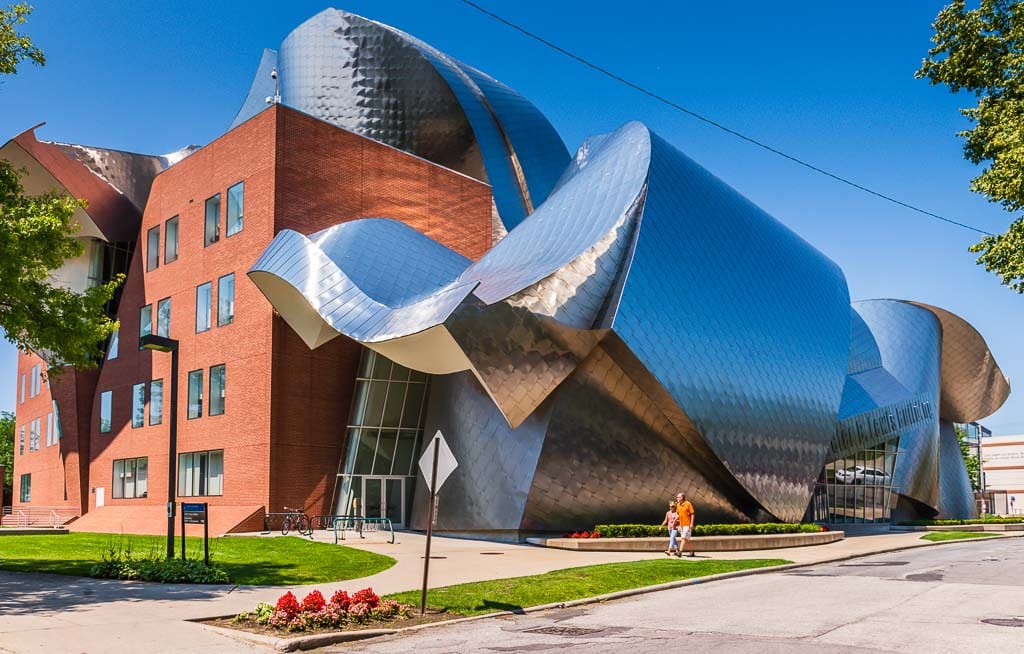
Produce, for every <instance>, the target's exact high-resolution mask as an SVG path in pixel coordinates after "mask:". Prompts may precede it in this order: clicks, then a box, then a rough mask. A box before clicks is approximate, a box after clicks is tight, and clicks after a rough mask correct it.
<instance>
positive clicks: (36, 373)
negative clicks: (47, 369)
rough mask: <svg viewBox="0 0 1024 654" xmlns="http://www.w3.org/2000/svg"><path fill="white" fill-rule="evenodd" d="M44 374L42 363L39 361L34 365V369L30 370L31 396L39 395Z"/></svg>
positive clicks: (29, 393) (29, 388) (29, 387)
mask: <svg viewBox="0 0 1024 654" xmlns="http://www.w3.org/2000/svg"><path fill="white" fill-rule="evenodd" d="M42 374H43V370H42V366H41V365H40V364H38V363H37V364H36V365H34V366H32V370H31V371H30V372H29V375H28V396H29V397H30V398H33V397H35V396H36V395H39V388H40V386H41V384H40V378H41V377H42Z"/></svg>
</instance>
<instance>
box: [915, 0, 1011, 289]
mask: <svg viewBox="0 0 1024 654" xmlns="http://www.w3.org/2000/svg"><path fill="white" fill-rule="evenodd" d="M932 27H933V28H934V29H935V35H934V36H933V37H932V41H933V42H934V44H935V45H934V47H932V48H931V49H930V50H929V51H928V58H926V59H925V60H924V61H923V62H922V64H921V68H920V70H918V71H917V76H918V77H919V78H926V79H928V80H929V81H930V82H931V83H932V84H945V85H946V86H947V87H948V88H949V90H950V92H952V93H959V92H961V91H965V92H967V93H971V94H973V95H974V97H975V98H977V100H978V102H977V105H976V106H973V107H967V108H965V109H961V110H960V111H961V113H963V115H964V116H966V117H967V118H968V119H970V121H971V122H972V123H973V124H974V127H973V128H972V129H969V130H965V131H962V132H960V134H959V135H960V136H962V137H963V138H964V157H965V158H966V159H967V160H968V161H970V162H971V163H974V164H987V166H988V167H987V168H985V169H984V170H983V171H982V173H981V174H980V175H978V176H977V177H976V178H974V180H973V181H972V182H971V189H972V190H973V191H975V192H976V193H980V194H981V195H984V196H985V197H987V198H988V199H989V200H990V201H991V202H998V203H1000V204H1001V205H1002V206H1003V207H1004V208H1005V209H1006V210H1007V211H1011V212H1016V211H1020V210H1021V209H1024V3H1022V2H1019V1H1018V0H981V2H980V4H979V6H978V7H977V8H975V9H970V10H968V9H967V7H966V3H965V1H964V0H954V2H952V3H951V4H949V5H948V6H946V7H945V8H943V9H942V10H941V11H940V12H939V15H938V17H936V19H935V22H934V23H933V24H932ZM971 252H975V253H980V256H979V257H978V263H979V264H983V265H984V266H985V269H986V270H988V271H989V272H993V273H995V274H997V275H999V277H1000V279H1002V282H1003V284H1006V285H1007V286H1009V287H1010V288H1011V289H1013V290H1015V291H1017V292H1018V293H1024V218H1017V219H1016V220H1014V221H1013V222H1012V223H1011V224H1010V227H1009V229H1008V230H1007V231H1006V233H1004V234H998V235H995V236H986V237H984V238H983V239H982V240H981V241H980V242H978V243H977V244H975V245H973V246H972V247H971Z"/></svg>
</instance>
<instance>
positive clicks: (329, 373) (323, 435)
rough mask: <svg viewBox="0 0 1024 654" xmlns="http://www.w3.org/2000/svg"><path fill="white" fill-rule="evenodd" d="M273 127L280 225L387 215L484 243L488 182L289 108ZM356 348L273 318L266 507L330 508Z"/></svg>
mask: <svg viewBox="0 0 1024 654" xmlns="http://www.w3.org/2000/svg"><path fill="white" fill-rule="evenodd" d="M278 134H279V136H278V143H277V148H278V184H277V189H278V190H277V205H276V212H275V213H276V217H277V220H276V228H277V230H281V229H293V230H296V231H298V232H301V233H303V234H311V233H313V232H316V231H319V230H321V229H325V228H327V227H330V226H331V225H335V224H338V223H341V222H345V221H349V220H355V219H358V218H368V217H372V218H394V219H397V220H401V221H403V222H405V223H406V224H408V225H410V226H412V227H414V228H416V229H417V230H419V231H420V232H422V233H424V234H426V235H427V236H430V237H431V238H433V239H435V240H437V241H439V242H441V243H443V244H445V245H447V246H448V247H450V248H452V249H454V250H456V251H457V252H459V253H461V254H463V255H464V256H467V257H470V258H472V259H478V258H479V257H481V256H483V254H484V253H485V252H486V251H487V249H488V248H489V247H490V243H491V190H490V187H489V186H487V185H486V184H482V183H480V182H478V181H476V180H474V179H471V178H469V177H466V176H464V175H461V174H459V173H456V172H453V171H450V170H447V169H445V168H441V167H439V166H437V165H434V164H432V163H430V162H427V161H425V160H423V159H419V158H417V157H414V156H411V155H409V154H406V153H404V152H401V151H399V150H395V149H394V148H391V147H388V146H386V145H383V144H380V143H377V142H375V141H371V140H369V139H365V138H363V137H361V136H358V135H356V134H352V133H351V132H347V131H345V130H341V129H338V128H337V127H334V126H332V125H329V124H327V123H324V122H322V121H320V120H317V119H315V118H312V117H310V116H307V115H305V114H301V113H299V112H296V111H291V110H287V109H283V110H281V111H280V112H279V114H278ZM382 265H386V263H382ZM359 353H360V346H359V345H358V344H357V343H355V342H354V341H351V340H349V339H347V338H345V337H343V336H339V337H338V338H336V339H334V340H333V341H330V342H329V343H327V344H325V345H323V346H321V347H320V348H318V349H317V350H315V351H310V350H309V348H308V347H307V346H306V345H305V344H304V343H303V342H302V341H301V340H300V339H299V337H298V336H297V335H296V334H295V333H294V332H293V331H292V329H291V328H290V327H288V326H287V325H286V324H285V323H284V322H283V321H282V320H280V319H276V320H275V329H274V367H273V370H274V379H273V393H272V396H273V412H272V424H273V427H272V436H271V438H272V446H271V449H272V452H273V454H272V461H271V505H270V510H271V511H280V510H281V508H282V507H283V506H290V507H291V506H297V507H303V508H305V509H307V511H309V512H310V513H330V512H333V507H331V502H332V501H333V493H334V482H335V475H336V474H337V471H338V470H337V468H338V462H339V459H340V457H341V455H342V452H343V448H344V445H345V435H346V429H345V427H346V424H347V422H348V416H349V410H350V407H351V403H352V389H353V387H354V385H355V376H356V370H357V367H358V364H359Z"/></svg>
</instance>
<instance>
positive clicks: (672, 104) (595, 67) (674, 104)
mask: <svg viewBox="0 0 1024 654" xmlns="http://www.w3.org/2000/svg"><path fill="white" fill-rule="evenodd" d="M458 1H459V2H461V3H462V4H464V5H466V6H468V7H470V8H472V9H475V10H476V11H478V12H480V13H481V14H484V15H485V16H489V17H490V18H493V19H494V20H496V21H498V22H499V23H502V24H503V25H506V26H507V27H510V28H512V29H514V30H515V31H517V32H519V33H520V34H523V35H525V36H527V37H529V38H531V39H533V40H534V41H538V42H539V43H542V44H543V45H545V46H547V47H549V48H551V49H552V50H554V51H556V52H558V53H560V54H563V55H565V56H566V57H569V58H570V59H573V60H575V61H577V62H579V63H581V64H583V65H584V66H586V67H587V68H590V69H591V70H594V71H597V72H598V73H601V74H602V75H604V76H605V77H609V78H611V79H613V80H615V81H616V82H619V83H620V84H624V85H625V86H628V87H629V88H631V89H633V90H634V91H638V92H640V93H642V94H644V95H646V96H647V97H649V98H653V99H654V100H657V101H658V102H661V103H662V104H666V105H668V106H669V107H672V108H673V109H675V110H677V111H680V112H682V113H684V114H686V115H688V116H691V117H692V118H696V119H697V120H699V121H701V122H703V123H706V124H708V125H711V126H712V127H715V128H717V129H720V130H722V131H723V132H725V133H727V134H731V135H732V136H735V137H736V138H739V139H742V140H744V141H746V142H747V143H750V144H752V145H755V146H757V147H759V148H762V149H764V150H767V151H768V152H771V153H772V154H776V155H778V156H780V157H782V158H784V159H788V160H789V161H792V162H793V163H795V164H798V165H800V166H803V167H804V168H808V169H810V170H813V171H814V172H816V173H819V174H821V175H824V176H826V177H831V178H832V179H834V180H836V181H837V182H841V183H843V184H846V185H847V186H852V187H853V188H855V189H857V190H859V191H864V192H865V193H868V194H870V195H873V196H875V197H877V198H881V199H883V200H886V201H888V202H892V203H893V204H896V205H899V206H901V207H903V208H905V209H910V210H911V211H916V212H917V213H920V214H924V215H925V216H928V217H930V218H934V219H936V220H941V221H942V222H945V223H949V224H951V225H956V226H957V227H963V228H964V229H968V230H971V231H972V232H977V233H979V234H984V235H986V236H993V234H992V233H991V232H987V231H985V230H983V229H979V228H977V227H974V226H972V225H968V224H966V223H962V222H959V221H957V220H953V219H951V218H946V217H945V216H940V215H939V214H937V213H933V212H931V211H928V210H927V209H922V208H920V207H915V206H914V205H912V204H909V203H907V202H904V201H902V200H898V199H896V198H894V197H892V196H891V195H886V194H885V193H880V192H878V191H875V190H873V189H870V188H868V187H867V186H864V185H863V184H858V183H857V182H854V181H852V180H849V179H847V178H845V177H842V176H840V175H837V174H836V173H832V172H829V171H827V170H825V169H824V168H820V167H818V166H815V165H814V164H812V163H809V162H807V161H804V160H803V159H800V158H799V157H795V156H793V155H791V154H787V153H785V152H783V151H782V150H779V149H778V148H775V147H772V146H770V145H768V144H767V143H765V142H763V141H759V140H757V139H755V138H753V137H751V136H747V135H746V134H744V133H742V132H739V131H736V130H735V129H732V128H731V127H727V126H725V125H723V124H722V123H719V122H718V121H716V120H713V119H711V118H708V117H707V116H704V115H702V114H699V113H697V112H696V111H693V110H692V109H687V108H686V107H684V106H682V105H681V104H678V103H677V102H673V101H672V100H669V99H668V98H666V97H665V96H663V95H659V94H658V93H655V92H654V91H650V90H648V89H646V88H644V87H642V86H640V85H639V84H637V83H635V82H631V81H629V80H628V79H626V78H624V77H621V76H619V75H617V74H615V73H613V72H612V71H610V70H608V69H607V68H603V67H601V66H599V65H597V64H595V63H592V62H590V61H589V60H587V59H585V58H583V57H581V56H580V55H578V54H575V53H573V52H570V51H569V50H566V49H565V48H563V47H561V46H559V45H557V44H555V43H552V42H551V41H548V40H547V39H545V38H544V37H542V36H540V35H538V34H535V33H533V32H531V31H530V30H528V29H526V28H525V27H520V26H519V25H517V24H515V23H513V22H512V21H510V20H508V19H507V18H504V17H502V16H499V15H498V14H496V13H494V12H493V11H490V10H489V9H486V8H484V7H481V6H480V5H478V4H477V3H475V2H472V0H458Z"/></svg>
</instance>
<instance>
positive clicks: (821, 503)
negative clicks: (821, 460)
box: [811, 438, 899, 524]
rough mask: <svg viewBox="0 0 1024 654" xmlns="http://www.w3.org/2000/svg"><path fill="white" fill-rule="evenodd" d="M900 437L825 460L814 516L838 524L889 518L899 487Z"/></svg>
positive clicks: (874, 521)
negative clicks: (896, 482)
mask: <svg viewBox="0 0 1024 654" xmlns="http://www.w3.org/2000/svg"><path fill="white" fill-rule="evenodd" d="M898 449H899V438H894V439H892V440H888V441H885V442H884V443H879V444H878V445H876V446H874V447H872V448H868V449H865V450H861V451H860V452H856V453H855V454H852V455H850V456H847V457H841V458H838V459H836V460H834V461H829V462H828V463H827V464H825V469H824V470H823V471H822V473H821V477H819V478H818V483H817V484H816V487H815V494H814V501H813V502H812V505H811V509H812V511H811V512H812V513H813V520H814V521H816V522H829V523H839V524H853V523H886V522H889V519H890V515H891V511H892V506H893V504H894V503H895V501H896V500H895V496H896V491H897V490H898V489H897V488H895V487H894V486H893V483H892V481H893V470H894V469H895V465H896V454H897V452H898Z"/></svg>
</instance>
